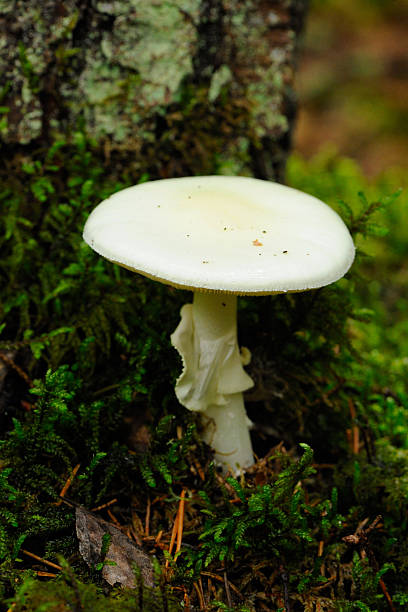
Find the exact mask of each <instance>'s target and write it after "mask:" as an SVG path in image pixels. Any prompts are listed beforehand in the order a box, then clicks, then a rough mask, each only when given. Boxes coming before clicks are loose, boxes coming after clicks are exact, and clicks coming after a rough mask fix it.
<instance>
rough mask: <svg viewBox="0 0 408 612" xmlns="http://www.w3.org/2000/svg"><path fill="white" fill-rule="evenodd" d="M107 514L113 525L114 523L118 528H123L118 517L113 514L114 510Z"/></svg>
mask: <svg viewBox="0 0 408 612" xmlns="http://www.w3.org/2000/svg"><path fill="white" fill-rule="evenodd" d="M107 512H108V516H109V518H110V520H111V521H112V523H114V524H115V525H116V526H117V527H122V525H121V524H120V522H119V521H118V519H117V518H116V516H115V515H114V514H113V512H112V510H108V511H107Z"/></svg>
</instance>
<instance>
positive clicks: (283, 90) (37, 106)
mask: <svg viewBox="0 0 408 612" xmlns="http://www.w3.org/2000/svg"><path fill="white" fill-rule="evenodd" d="M307 4H308V0H171V1H169V2H167V1H166V2H165V1H164V0H41V2H40V0H34V1H33V0H0V32H1V35H0V36H1V38H0V74H1V75H2V77H1V87H0V106H1V115H0V137H1V140H2V142H3V146H5V145H7V146H9V147H10V146H11V147H13V148H15V147H17V148H23V149H24V148H28V149H29V148H30V147H31V148H32V147H33V146H34V147H37V146H42V147H43V146H47V145H48V144H49V143H50V142H52V141H54V140H55V139H58V138H62V137H66V135H67V134H68V135H69V134H70V133H72V132H73V131H75V130H78V129H81V130H84V131H85V132H86V133H87V134H88V135H89V136H90V137H92V138H94V139H96V140H97V142H98V143H100V144H101V145H102V146H103V148H104V151H105V154H106V155H116V156H119V157H120V156H122V157H123V156H125V157H126V156H128V158H129V159H131V160H132V162H131V163H132V164H133V167H134V169H135V171H136V172H147V173H148V174H149V176H150V178H158V177H171V176H180V175H185V174H208V173H226V174H249V175H252V176H256V177H259V178H266V179H275V180H283V176H284V166H285V161H286V157H287V154H288V151H289V148H290V139H291V138H290V137H291V128H292V125H293V119H294V115H295V108H296V103H295V95H294V92H293V79H294V69H295V62H296V54H297V41H298V38H299V33H300V31H301V29H302V24H303V21H304V17H305V14H306V11H307Z"/></svg>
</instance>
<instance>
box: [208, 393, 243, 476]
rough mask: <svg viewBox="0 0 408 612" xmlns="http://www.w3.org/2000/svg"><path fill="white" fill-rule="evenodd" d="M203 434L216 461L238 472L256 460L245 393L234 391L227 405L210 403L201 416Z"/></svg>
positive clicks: (227, 469) (225, 467)
mask: <svg viewBox="0 0 408 612" xmlns="http://www.w3.org/2000/svg"><path fill="white" fill-rule="evenodd" d="M201 424H202V427H203V429H202V431H201V437H202V439H203V440H204V442H206V443H207V444H208V445H209V446H211V448H213V449H214V451H215V455H214V459H215V462H216V463H218V464H219V465H222V467H223V469H224V471H231V472H233V473H234V474H235V475H237V474H239V473H240V472H241V471H244V470H245V469H246V468H249V467H250V466H251V465H253V463H254V458H253V452H252V444H251V438H250V435H249V427H250V421H249V419H248V417H247V414H246V410H245V406H244V399H243V396H242V393H234V394H233V395H231V396H230V397H229V401H228V403H227V404H226V405H224V406H209V408H207V410H206V411H205V412H204V413H203V414H202V415H201Z"/></svg>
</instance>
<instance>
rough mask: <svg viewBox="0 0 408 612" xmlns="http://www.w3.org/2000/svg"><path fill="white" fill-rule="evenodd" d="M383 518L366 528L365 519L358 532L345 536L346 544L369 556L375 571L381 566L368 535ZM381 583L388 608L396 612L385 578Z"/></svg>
mask: <svg viewBox="0 0 408 612" xmlns="http://www.w3.org/2000/svg"><path fill="white" fill-rule="evenodd" d="M381 520H382V517H381V515H378V516H377V517H376V518H375V519H374V521H373V522H372V523H371V525H369V526H368V527H367V528H366V529H365V528H364V527H365V525H366V524H367V522H368V519H365V520H364V521H363V522H362V523H360V525H359V526H358V527H357V529H356V532H355V533H353V534H351V535H348V536H345V537H344V538H343V542H346V544H349V545H352V546H358V547H359V549H360V555H361V557H367V558H368V562H369V564H370V566H371V567H372V569H373V570H374V571H375V572H378V570H379V567H378V563H377V559H376V558H375V555H374V553H373V551H372V548H371V546H370V542H369V540H368V536H369V534H370V533H371V532H372V531H373V530H374V529H377V528H378V526H379V523H380V521H381ZM378 582H379V585H380V587H381V590H382V592H383V594H384V597H385V599H386V601H387V605H388V608H389V609H390V610H391V612H396V609H395V606H394V604H393V601H392V599H391V596H390V594H389V593H388V590H387V587H386V585H385V582H384V580H383V578H380V579H379V581H378Z"/></svg>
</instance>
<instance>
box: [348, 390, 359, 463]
mask: <svg viewBox="0 0 408 612" xmlns="http://www.w3.org/2000/svg"><path fill="white" fill-rule="evenodd" d="M348 405H349V410H350V417H351V422H352V426H351V450H352V452H353V454H354V455H358V453H359V450H360V432H359V429H358V427H357V425H356V420H357V413H356V409H355V406H354V403H353V400H352V399H351V398H349V400H348Z"/></svg>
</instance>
